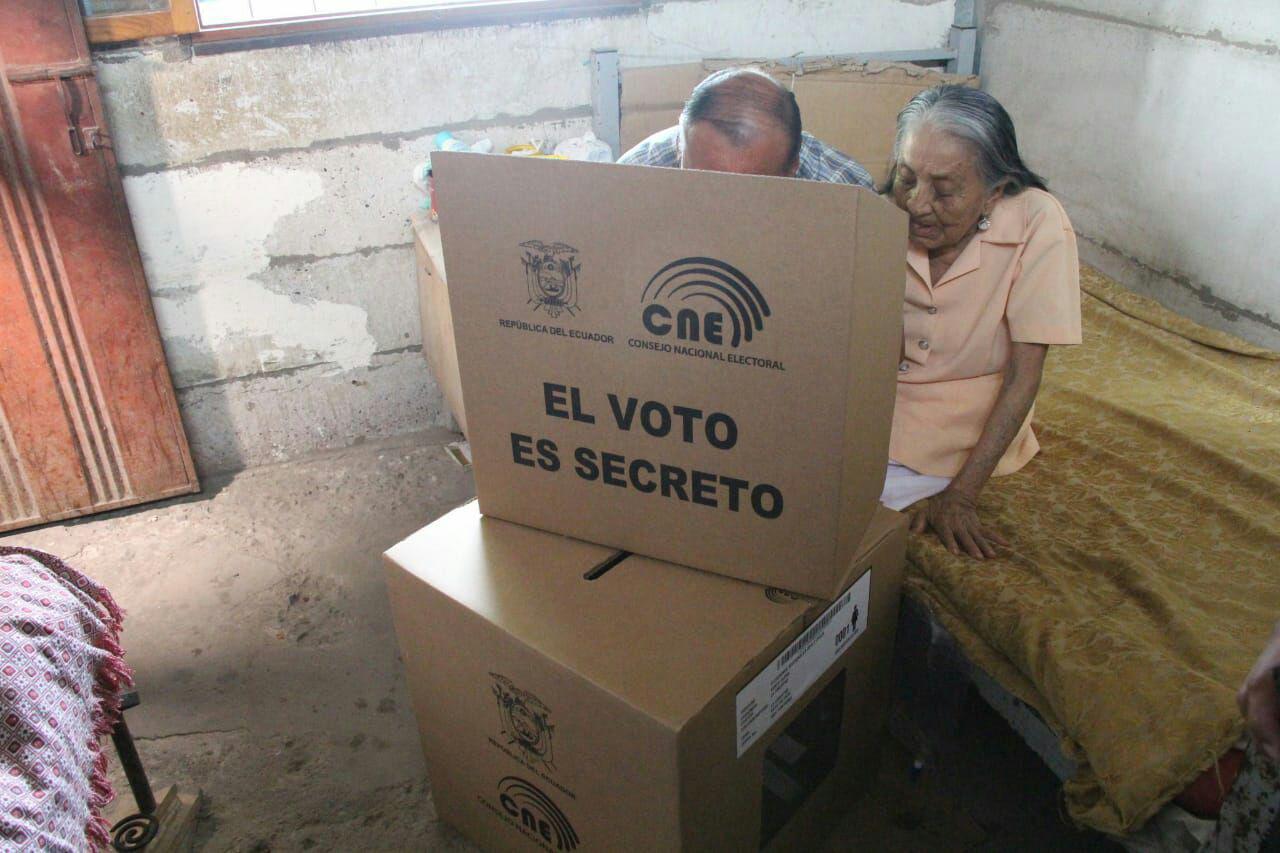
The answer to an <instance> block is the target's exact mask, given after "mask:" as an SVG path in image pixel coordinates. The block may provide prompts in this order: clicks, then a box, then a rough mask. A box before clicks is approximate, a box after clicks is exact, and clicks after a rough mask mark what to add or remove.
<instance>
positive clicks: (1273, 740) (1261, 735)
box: [1236, 625, 1280, 762]
mask: <svg viewBox="0 0 1280 853" xmlns="http://www.w3.org/2000/svg"><path fill="white" fill-rule="evenodd" d="M1277 666H1280V625H1277V626H1276V630H1275V631H1274V632H1272V634H1271V642H1269V643H1267V647H1266V648H1265V649H1263V650H1262V655H1261V656H1260V657H1259V658H1258V660H1257V662H1255V663H1254V665H1253V669H1251V670H1249V674H1248V675H1247V676H1245V679H1244V684H1243V685H1241V687H1240V692H1238V693H1237V694H1236V704H1238V705H1239V706H1240V713H1241V714H1244V719H1245V722H1246V723H1248V725H1249V733H1250V734H1251V735H1253V739H1254V741H1255V742H1256V743H1257V744H1258V747H1259V748H1260V749H1261V750H1262V751H1263V752H1264V753H1266V755H1267V757H1268V758H1270V759H1271V760H1272V761H1278V762H1280V697H1277V695H1276V679H1275V669H1276V667H1277Z"/></svg>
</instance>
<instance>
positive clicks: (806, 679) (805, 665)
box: [737, 569, 871, 758]
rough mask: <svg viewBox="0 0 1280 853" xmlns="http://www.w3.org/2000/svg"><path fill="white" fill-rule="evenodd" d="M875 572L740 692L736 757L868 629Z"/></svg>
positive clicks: (846, 592)
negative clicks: (868, 614) (868, 615)
mask: <svg viewBox="0 0 1280 853" xmlns="http://www.w3.org/2000/svg"><path fill="white" fill-rule="evenodd" d="M870 597H871V570H870V569H868V570H867V571H866V572H865V573H864V574H863V575H862V577H860V578H858V582H857V583H855V584H854V585H853V586H851V587H849V589H847V590H846V591H845V593H844V594H843V595H841V596H840V597H839V598H837V599H836V600H835V602H834V603H833V604H832V605H831V606H830V607H828V608H827V609H826V610H825V611H824V612H823V614H822V615H821V616H819V617H818V620H817V621H816V622H814V623H813V624H812V625H810V626H809V627H808V628H806V629H804V632H803V633H801V634H800V636H799V637H796V638H795V639H794V640H792V642H791V645H789V646H787V647H786V648H785V649H783V650H782V652H781V654H779V655H778V656H777V657H776V658H774V659H773V662H772V663H770V664H769V665H768V666H766V667H765V668H764V669H763V670H761V671H760V674H759V675H757V676H756V677H755V678H753V679H751V683H750V684H748V685H747V686H746V687H744V688H742V689H741V690H739V691H738V701H737V712H738V757H739V758H741V757H742V754H743V753H744V752H746V751H747V750H748V749H750V748H751V745H752V744H754V743H755V742H756V741H757V740H759V739H760V736H761V735H763V734H764V733H765V732H767V731H768V730H769V727H770V726H772V725H773V724H774V723H775V722H776V721H777V720H778V718H780V717H781V716H782V715H783V714H785V713H786V712H787V709H788V708H790V707H791V706H792V705H794V704H795V702H796V700H797V699H799V698H800V697H801V696H803V695H804V692H805V691H806V690H808V689H809V688H810V687H812V686H813V684H814V682H816V681H817V680H818V679H819V678H821V677H822V675H823V673H825V672H826V671H827V670H828V669H829V668H830V667H831V665H832V664H834V663H835V662H836V660H838V659H839V657H840V656H841V655H842V654H844V652H845V650H846V649H848V648H849V646H850V645H852V644H853V641H854V640H856V639H858V637H860V636H862V632H863V631H865V630H866V629H867V611H868V604H869V601H870Z"/></svg>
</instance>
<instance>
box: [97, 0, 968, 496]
mask: <svg viewBox="0 0 1280 853" xmlns="http://www.w3.org/2000/svg"><path fill="white" fill-rule="evenodd" d="M953 14H954V3H953V2H951V0H892V2H883V0H682V2H670V3H664V4H655V5H651V6H647V7H644V8H642V9H640V10H638V11H636V12H633V13H627V14H613V15H601V16H594V17H584V18H578V19H569V20H560V21H553V22H545V23H537V24H522V25H516V26H487V27H476V28H465V29H452V30H439V31H427V32H419V33H406V34H401V35H395V36H381V37H375V38H364V39H352V40H347V41H337V42H327V43H326V42H320V43H314V44H302V45H293V46H286V47H276V48H267V49H258V50H250V51H242V52H234V53H223V54H214V55H194V56H193V55H192V52H191V50H190V48H189V47H188V46H186V45H184V44H182V43H181V42H179V41H177V40H167V41H162V42H158V43H152V44H147V45H145V46H142V47H135V48H123V49H117V50H112V51H106V52H101V53H99V54H97V56H96V60H97V66H98V74H99V81H100V83H101V85H102V89H103V94H104V100H105V104H106V108H107V113H108V119H109V121H110V125H111V133H112V141H113V146H114V148H115V152H116V155H117V158H118V160H119V163H120V166H121V171H122V173H123V175H124V184H125V193H126V196H127V200H128V204H129V209H130V214H131V216H132V218H133V222H134V228H135V231H136V233H137V236H138V242H139V245H140V248H141V250H142V255H143V262H144V265H145V267H146V272H147V278H148V281H149V283H150V286H151V289H152V295H153V300H154V303H155V306H156V315H157V319H158V322H159V325H160V331H161V336H162V338H163V340H164V345H165V350H166V353H167V356H168V359H169V364H170V368H171V370H172V372H173V377H174V384H175V386H176V387H177V389H178V398H179V402H180V405H181V407H182V411H183V417H184V422H185V423H186V426H187V432H188V437H189V438H190V440H191V444H192V451H193V454H194V456H195V459H196V463H197V465H198V467H199V468H200V470H201V472H202V473H204V474H208V473H212V472H215V471H221V470H231V469H237V468H243V467H246V466H249V465H255V464H261V463H264V462H271V461H276V460H281V459H286V458H290V457H293V456H296V455H299V454H301V453H305V452H307V451H310V450H315V449H320V448H326V447H336V446H345V445H348V444H351V443H354V442H358V441H361V440H363V439H366V438H375V437H382V436H388V435H395V434H399V433H404V432H409V431H413V430H419V429H423V428H426V427H429V426H433V425H444V424H447V423H448V422H449V417H448V415H447V413H446V411H445V409H444V406H443V403H442V399H441V396H440V392H439V390H438V388H437V387H436V385H435V382H434V381H433V380H432V378H431V377H430V375H429V374H428V371H427V369H426V364H425V361H424V360H423V358H422V356H421V354H420V350H421V335H420V330H419V328H418V319H417V293H416V285H415V282H414V272H413V269H414V261H413V248H412V243H411V242H410V241H411V236H412V235H411V230H410V226H409V220H408V216H409V212H410V211H411V210H412V209H413V207H414V205H415V204H416V203H417V201H418V195H417V191H416V190H415V189H414V188H413V187H412V186H411V185H410V183H409V174H410V170H411V168H412V167H413V165H414V164H416V163H418V162H420V161H421V160H422V159H423V157H424V156H425V155H426V153H427V151H428V145H429V143H430V140H431V137H432V136H433V135H434V134H435V133H436V132H437V131H438V130H440V129H443V128H450V129H453V130H455V132H457V133H458V134H459V135H460V136H462V137H463V138H470V139H474V138H478V137H480V136H489V137H490V138H492V139H493V141H494V144H495V146H496V147H499V148H501V147H504V146H506V145H510V144H515V143H518V142H524V141H527V140H529V139H530V138H542V139H548V140H550V141H552V142H555V141H558V140H560V139H562V138H565V137H568V136H572V135H577V134H580V133H581V132H582V131H584V130H586V129H589V127H590V122H591V110H590V71H589V69H588V67H587V64H586V62H587V58H588V55H589V51H590V50H591V48H593V47H614V48H617V49H619V51H620V52H621V56H622V61H623V63H624V64H628V65H638V64H665V63H672V62H682V61H689V60H694V59H699V58H703V57H725V56H763V57H779V56H790V55H793V54H797V53H806V54H829V53H849V52H864V51H881V50H908V49H919V48H926V47H936V46H939V45H942V44H945V42H946V39H947V34H948V29H949V27H950V24H951V20H952V17H953Z"/></svg>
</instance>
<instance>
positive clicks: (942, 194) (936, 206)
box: [892, 125, 1000, 253]
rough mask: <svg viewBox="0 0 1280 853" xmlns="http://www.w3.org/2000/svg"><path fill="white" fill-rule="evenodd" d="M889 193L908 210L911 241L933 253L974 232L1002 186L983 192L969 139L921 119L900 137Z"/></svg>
mask: <svg viewBox="0 0 1280 853" xmlns="http://www.w3.org/2000/svg"><path fill="white" fill-rule="evenodd" d="M892 195H893V200H894V203H896V204H897V205H898V207H900V208H902V209H903V210H905V211H906V212H907V213H908V214H909V215H910V216H911V226H910V232H909V236H910V238H911V242H912V243H915V244H916V245H917V246H919V247H920V248H922V249H926V250H928V251H930V252H934V253H937V252H944V251H946V250H947V249H951V248H954V247H956V246H958V245H959V244H960V243H961V242H963V241H964V240H965V238H966V237H968V236H969V235H970V234H972V233H973V232H974V230H975V229H976V228H977V225H978V219H979V218H981V216H982V214H983V213H984V212H985V211H988V210H989V209H990V206H991V205H992V204H994V203H995V200H996V199H997V198H998V197H999V196H1000V190H999V188H997V189H996V191H995V192H987V189H986V187H985V186H984V185H983V182H982V178H981V176H980V175H979V173H978V162H977V158H976V157H975V156H974V154H973V149H972V148H971V147H970V146H969V144H968V143H966V142H965V141H964V140H961V139H958V138H956V137H955V136H953V135H951V134H949V133H947V132H945V131H941V130H936V129H935V128H933V127H930V126H928V125H925V126H923V127H920V128H918V129H917V130H916V131H915V132H914V133H912V134H911V135H910V136H908V137H907V138H906V139H905V140H903V143H902V151H901V152H900V153H899V158H898V166H897V172H896V173H895V174H894V175H893V190H892Z"/></svg>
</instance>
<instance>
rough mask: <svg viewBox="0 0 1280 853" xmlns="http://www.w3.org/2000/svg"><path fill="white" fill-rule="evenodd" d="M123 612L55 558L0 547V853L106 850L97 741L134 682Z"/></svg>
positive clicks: (102, 760) (105, 794) (103, 778)
mask: <svg viewBox="0 0 1280 853" xmlns="http://www.w3.org/2000/svg"><path fill="white" fill-rule="evenodd" d="M123 616H124V614H123V613H122V612H121V610H120V608H119V607H117V606H116V603H115V601H113V600H112V598H111V594H110V593H109V592H107V590H106V589H104V588H103V587H101V586H99V585H98V584H96V583H94V582H93V581H92V580H90V579H89V578H87V577H85V576H84V575H82V574H81V573H80V572H78V571H76V570H75V569H73V568H71V567H70V566H68V565H66V564H65V563H63V562H62V561H61V560H59V559H58V558H57V557H54V556H52V555H50V554H45V553H43V552H41V551H36V550H33V549H30V548H15V547H8V546H0V848H3V849H5V850H41V851H61V850H65V851H80V850H85V849H91V850H94V849H105V848H106V847H107V846H109V844H110V837H109V832H110V829H109V827H108V826H107V823H106V821H105V820H104V819H103V817H102V813H101V810H102V807H103V806H105V805H106V804H107V803H109V802H111V798H112V792H111V785H110V782H109V781H108V779H107V756H106V754H105V753H104V752H103V751H102V749H101V748H100V745H99V744H100V738H101V737H102V736H103V735H106V734H110V732H111V729H112V727H113V726H114V724H115V721H116V719H117V718H118V715H119V713H120V702H119V699H118V698H117V693H118V691H119V690H120V688H121V687H123V686H127V685H129V684H132V682H133V679H132V674H131V673H130V672H129V668H128V667H127V666H126V665H125V663H124V657H123V652H122V651H121V649H120V642H119V635H120V622H121V619H122V618H123Z"/></svg>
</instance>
